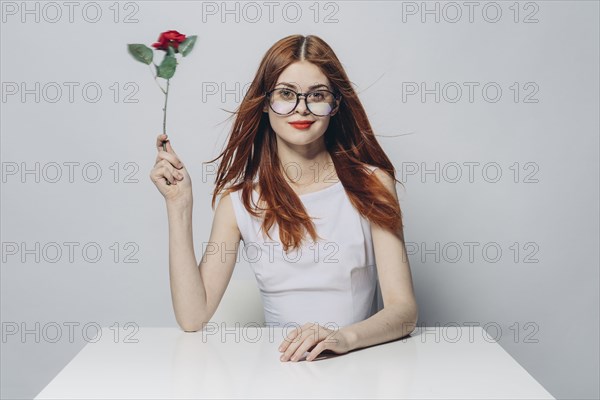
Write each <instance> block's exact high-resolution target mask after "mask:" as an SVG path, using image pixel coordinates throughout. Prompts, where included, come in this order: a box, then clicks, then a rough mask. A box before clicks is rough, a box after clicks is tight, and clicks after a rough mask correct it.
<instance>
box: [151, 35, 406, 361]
mask: <svg viewBox="0 0 600 400" xmlns="http://www.w3.org/2000/svg"><path fill="white" fill-rule="evenodd" d="M235 114H237V118H236V119H235V122H234V124H233V128H232V132H231V135H230V138H229V142H228V144H227V146H226V148H225V150H224V151H223V152H222V153H221V154H220V155H219V157H217V158H216V159H215V160H217V159H219V158H222V161H221V162H220V163H219V168H218V171H217V178H216V190H215V193H214V195H213V199H212V206H213V208H214V205H215V198H216V196H217V195H218V194H221V199H220V201H219V204H218V206H217V209H216V212H215V217H214V221H213V225H212V230H211V234H210V243H211V244H215V245H216V246H217V247H219V248H220V249H222V250H223V251H216V252H215V251H211V252H210V254H208V252H207V253H205V254H204V256H203V259H202V262H201V263H200V264H199V265H197V261H196V257H195V254H194V249H193V241H192V203H193V201H192V188H191V180H190V176H189V174H188V171H187V169H186V168H185V166H184V165H183V164H182V162H181V160H180V159H179V157H178V156H177V154H176V153H175V151H174V150H173V147H172V146H171V144H170V142H169V139H168V137H167V136H166V135H159V136H158V138H157V142H156V146H157V149H158V156H157V158H156V164H155V166H154V168H153V169H152V171H151V173H150V177H151V179H152V181H153V182H154V184H155V185H156V186H157V188H158V190H159V191H160V193H161V194H162V195H163V196H164V197H165V199H166V203H167V212H168V218H169V271H170V277H171V293H172V300H173V307H174V310H175V316H176V319H177V322H178V324H179V325H180V327H181V328H182V329H183V330H185V331H196V330H199V329H202V325H203V323H206V322H208V321H209V320H210V318H211V317H212V316H213V315H214V313H215V311H216V309H217V307H218V305H219V302H220V300H221V298H222V296H223V294H224V292H225V290H226V288H227V285H228V283H229V280H230V278H231V275H232V273H233V268H234V266H235V261H236V254H237V251H232V249H236V250H237V248H238V247H237V246H238V245H239V242H240V240H244V246H245V248H249V247H250V246H252V248H253V249H255V251H254V253H255V255H258V256H259V257H258V258H259V260H256V259H254V260H250V261H251V264H252V265H253V268H254V272H255V274H256V278H257V282H258V284H259V287H260V289H261V292H262V297H263V303H264V306H265V316H266V321H267V322H268V323H270V324H273V323H274V322H275V323H277V322H279V323H288V322H290V321H293V322H295V323H297V324H303V323H304V325H302V326H299V327H298V328H296V329H295V330H294V331H293V332H292V333H290V334H289V335H288V337H286V340H284V342H283V343H282V344H281V346H280V348H279V350H280V351H281V352H282V353H283V354H282V355H281V360H282V361H287V360H292V361H298V360H299V359H300V358H301V357H303V356H304V355H305V353H306V352H307V351H310V353H309V354H308V356H307V358H306V359H307V360H308V361H311V360H313V359H315V357H317V356H318V355H319V354H320V353H321V352H323V351H324V350H328V351H331V352H334V353H338V354H343V353H346V352H348V351H351V350H353V349H357V348H362V347H367V346H371V345H374V344H378V343H383V342H387V341H390V340H394V339H397V338H400V337H403V336H405V335H407V334H409V333H410V332H412V330H413V329H414V327H415V324H416V321H417V315H418V312H417V304H416V301H415V296H414V292H413V284H412V277H411V273H410V267H409V264H408V259H407V256H406V249H405V246H404V237H403V227H402V215H401V211H400V206H399V204H398V196H397V193H396V187H395V182H396V179H395V172H394V167H393V165H392V163H391V162H390V160H389V159H388V157H387V156H386V155H385V153H384V151H383V150H382V149H381V147H380V145H379V143H378V142H377V141H376V139H375V137H374V135H373V132H372V130H371V126H370V124H369V121H368V118H367V115H366V113H365V111H364V109H363V107H362V105H361V103H360V101H359V99H358V97H357V95H356V93H355V91H354V90H353V88H352V86H351V84H350V81H349V79H348V77H347V75H346V73H345V71H344V69H343V67H342V65H341V63H340V61H339V60H338V58H337V57H336V56H335V54H334V52H333V50H332V49H331V48H330V47H329V46H328V45H327V44H326V43H325V42H324V41H323V40H322V39H320V38H319V37H317V36H313V35H311V36H302V35H291V36H288V37H285V38H283V39H281V40H280V41H278V42H277V43H275V44H274V45H273V46H272V47H271V48H270V49H269V50H268V51H267V53H266V54H265V55H264V57H263V59H262V61H261V63H260V66H259V69H258V72H257V74H256V77H255V78H254V80H253V82H252V84H251V86H250V87H249V89H248V92H247V94H246V95H245V97H244V99H243V101H242V103H241V105H240V106H239V108H238V110H237V112H236V113H235ZM165 141H166V143H167V144H166V148H167V151H163V148H162V144H163V142H165ZM215 160H211V161H210V162H212V161H215ZM290 175H292V176H291V177H290ZM166 180H168V182H169V183H171V184H170V185H168V184H167V182H166ZM259 231H261V232H262V233H261V232H259ZM307 234H308V236H310V239H312V241H310V240H309V238H308V236H307ZM276 245H280V246H276ZM331 249H333V250H334V251H333V252H332V251H331ZM327 250H329V252H327ZM302 251H303V252H302ZM299 253H300V256H299V257H298V256H297V255H298V254H299ZM375 258H376V259H377V263H375ZM379 290H380V292H379ZM377 295H379V296H380V297H379V300H380V301H379V302H377V299H378V297H377ZM381 300H382V301H383V307H381V306H382V305H381V304H380V303H381ZM300 319H303V320H302V321H300ZM331 324H333V325H334V326H336V325H337V326H338V327H340V326H341V327H340V328H339V329H331V327H326V326H325V325H331Z"/></svg>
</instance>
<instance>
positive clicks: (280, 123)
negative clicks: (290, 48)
mask: <svg viewBox="0 0 600 400" xmlns="http://www.w3.org/2000/svg"><path fill="white" fill-rule="evenodd" d="M318 85H323V86H318ZM275 88H287V89H291V90H293V91H295V92H296V93H308V92H311V91H312V90H315V89H319V88H320V89H326V90H329V91H331V90H332V87H331V86H330V85H329V80H328V79H327V77H326V76H325V75H324V74H323V73H322V72H321V70H320V69H319V68H318V67H317V66H316V65H315V64H312V63H310V62H308V61H297V62H295V63H293V64H290V65H289V66H288V67H287V68H286V69H285V70H283V72H282V73H281V75H279V78H278V79H277V82H276V85H275V86H274V89H275ZM286 94H287V95H289V93H286ZM268 101H269V100H268V99H267V102H268ZM315 108H316V107H315ZM263 111H264V112H267V113H268V114H269V121H270V123H271V127H272V128H273V130H274V131H275V133H276V134H277V138H278V140H283V141H285V142H286V143H287V144H290V145H306V144H309V143H312V142H315V141H317V140H319V139H321V137H322V136H323V134H324V133H325V131H326V130H327V127H328V126H329V120H330V119H331V116H332V115H333V114H335V112H334V113H333V114H331V115H327V116H317V115H315V114H313V113H311V112H310V111H309V110H308V109H307V107H306V102H305V98H304V97H301V98H300V101H299V102H298V106H297V107H296V109H294V111H292V112H291V113H290V114H287V115H280V114H277V113H276V112H274V111H273V110H272V109H271V107H269V106H268V103H266V105H265V107H264V108H263ZM336 112H337V110H336ZM300 120H302V121H312V122H313V123H312V124H311V125H310V126H308V127H304V126H298V125H292V124H290V122H294V121H300ZM295 126H298V127H295Z"/></svg>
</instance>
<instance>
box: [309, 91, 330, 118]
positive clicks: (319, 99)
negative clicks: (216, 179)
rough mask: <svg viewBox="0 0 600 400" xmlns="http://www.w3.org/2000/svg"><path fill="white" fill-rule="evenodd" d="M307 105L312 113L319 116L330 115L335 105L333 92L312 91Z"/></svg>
mask: <svg viewBox="0 0 600 400" xmlns="http://www.w3.org/2000/svg"><path fill="white" fill-rule="evenodd" d="M306 105H307V106H308V109H309V110H310V112H311V113H313V114H315V115H319V116H325V115H329V113H331V110H333V107H334V106H335V98H334V96H333V93H331V92H329V91H327V90H317V91H315V92H311V93H309V95H308V98H307V100H306Z"/></svg>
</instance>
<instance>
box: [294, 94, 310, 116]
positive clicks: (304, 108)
mask: <svg viewBox="0 0 600 400" xmlns="http://www.w3.org/2000/svg"><path fill="white" fill-rule="evenodd" d="M296 111H297V112H299V113H300V114H306V113H307V112H308V107H307V106H306V97H300V100H299V101H298V106H297V107H296Z"/></svg>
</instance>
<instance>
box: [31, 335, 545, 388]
mask: <svg viewBox="0 0 600 400" xmlns="http://www.w3.org/2000/svg"><path fill="white" fill-rule="evenodd" d="M228 329H229V330H225V326H220V325H217V324H214V325H213V326H209V327H207V328H206V329H205V330H204V331H199V332H194V333H186V332H183V331H181V330H179V329H178V328H140V330H139V331H138V332H137V333H135V335H133V339H136V340H137V341H138V342H137V343H126V342H125V335H127V334H131V333H132V330H131V329H129V330H127V331H121V332H120V335H119V337H118V338H117V340H115V330H110V329H109V328H104V329H103V330H102V331H101V332H100V334H101V335H100V336H99V337H97V338H98V341H97V342H95V343H91V342H90V343H88V344H87V345H86V346H85V347H84V348H83V350H81V352H80V353H79V354H78V355H77V356H76V357H75V358H74V359H73V360H72V361H71V362H70V363H69V364H68V365H67V366H66V367H65V368H64V369H63V370H62V371H61V372H60V373H59V374H58V375H57V376H56V377H55V378H54V379H53V380H52V382H50V383H49V384H48V385H47V386H46V387H45V388H44V390H42V392H41V393H40V394H39V395H38V396H37V397H36V399H75V398H76V399H92V398H94V399H111V398H119V399H134V398H137V399H142V398H143V399H159V398H161V399H164V398H169V399H178V398H203V397H209V398H232V397H243V398H445V399H447V398H461V399H466V398H477V399H485V398H498V399H499V398H502V399H508V398H519V399H526V398H536V399H553V398H554V397H552V396H551V395H550V394H549V393H548V392H547V391H546V390H545V389H544V388H543V387H542V386H541V385H540V384H539V383H538V382H537V381H536V380H535V379H534V378H533V377H531V375H529V373H527V371H526V370H525V369H523V368H522V367H521V366H520V365H519V364H518V363H517V362H516V361H515V360H514V359H513V358H512V357H510V356H509V354H508V353H506V351H504V349H502V347H500V345H498V344H497V343H496V342H494V341H493V339H491V338H490V337H489V336H488V334H487V332H486V331H485V330H483V329H482V328H480V327H466V326H465V327H461V328H458V327H437V328H435V327H427V328H425V327H418V328H417V329H416V330H415V331H414V332H413V333H412V334H411V336H410V337H407V338H404V339H399V340H397V341H393V342H389V343H385V344H382V345H377V346H372V347H369V348H365V349H359V350H356V351H353V352H350V353H347V354H344V355H339V356H335V355H333V356H330V357H329V358H325V359H321V360H315V361H304V359H302V360H301V361H298V362H290V361H288V362H281V361H279V355H280V353H279V351H278V350H277V347H278V346H279V344H280V343H281V342H282V341H283V338H284V336H283V335H284V333H285V330H283V328H281V327H278V328H276V327H263V328H259V327H250V326H249V327H246V328H244V327H243V326H240V327H239V329H237V330H236V329H234V328H228ZM223 335H224V337H223ZM436 335H437V336H436ZM436 338H437V339H436Z"/></svg>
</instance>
